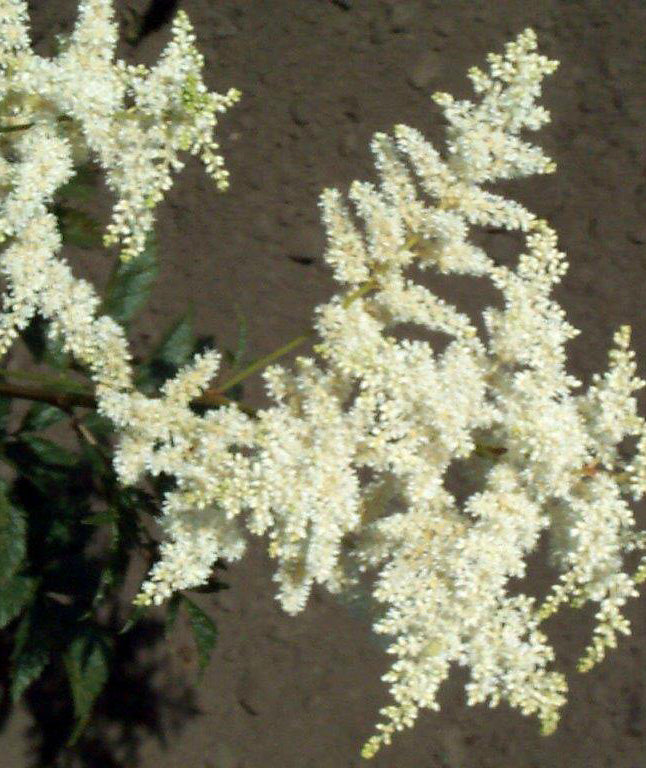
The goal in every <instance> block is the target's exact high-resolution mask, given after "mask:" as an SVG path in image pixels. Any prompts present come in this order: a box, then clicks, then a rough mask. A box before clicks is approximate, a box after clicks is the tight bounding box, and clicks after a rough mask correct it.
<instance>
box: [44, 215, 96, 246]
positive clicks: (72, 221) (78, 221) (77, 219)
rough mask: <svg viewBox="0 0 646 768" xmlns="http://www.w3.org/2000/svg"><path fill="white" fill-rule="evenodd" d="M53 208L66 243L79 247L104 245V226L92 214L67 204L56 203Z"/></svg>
mask: <svg viewBox="0 0 646 768" xmlns="http://www.w3.org/2000/svg"><path fill="white" fill-rule="evenodd" d="M52 210H53V213H54V215H55V216H56V220H57V222H58V229H59V231H60V233H61V237H62V239H63V243H64V244H65V245H75V246H77V247H78V248H101V247H102V246H103V231H102V227H101V225H100V224H99V222H98V221H97V220H96V219H94V218H92V216H89V215H88V214H87V213H83V211H79V210H77V209H76V208H69V207H67V206H65V205H55V206H54V207H53V209H52Z"/></svg>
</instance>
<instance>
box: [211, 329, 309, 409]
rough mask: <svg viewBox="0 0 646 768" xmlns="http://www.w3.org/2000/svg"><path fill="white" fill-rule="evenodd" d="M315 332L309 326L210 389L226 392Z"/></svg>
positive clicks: (297, 345)
mask: <svg viewBox="0 0 646 768" xmlns="http://www.w3.org/2000/svg"><path fill="white" fill-rule="evenodd" d="M315 333H316V331H315V330H314V328H311V329H310V330H309V331H306V332H305V333H302V334H301V335H300V336H297V337H296V338H295V339H292V340H291V341H288V342H287V344H283V346H282V347H279V348H278V349H275V350H274V351H273V352H270V353H269V354H268V355H265V356H264V357H261V358H260V359H259V360H256V361H254V362H253V363H251V365H248V366H247V367H246V368H243V369H242V370H241V371H239V372H238V373H236V375H235V376H232V377H231V378H230V379H227V380H226V381H225V382H224V383H223V384H220V385H219V386H218V387H216V388H215V389H214V390H211V391H214V392H226V391H227V389H231V387H235V385H236V384H238V383H239V382H241V381H243V380H244V379H246V378H248V377H249V376H251V375H252V374H253V373H255V372H256V371H259V370H261V369H262V368H265V367H266V366H267V365H269V363H273V362H274V360H278V358H279V357H282V356H283V355H286V354H287V353H288V352H291V351H292V350H293V349H296V347H300V345H301V344H304V343H305V342H306V341H308V340H309V339H311V338H312V336H314V334H315ZM205 394H206V393H205Z"/></svg>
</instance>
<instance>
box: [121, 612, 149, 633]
mask: <svg viewBox="0 0 646 768" xmlns="http://www.w3.org/2000/svg"><path fill="white" fill-rule="evenodd" d="M147 609H148V606H147V605H136V606H135V608H134V610H133V611H132V613H131V614H130V618H129V619H128V620H127V621H126V623H125V624H124V625H123V627H121V629H120V630H119V631H118V632H117V634H118V635H125V634H126V632H130V630H131V629H132V628H133V627H134V626H135V624H138V623H139V621H141V619H143V617H144V616H145V614H146V613H147V612H148V610H147Z"/></svg>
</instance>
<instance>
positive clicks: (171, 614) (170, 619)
mask: <svg viewBox="0 0 646 768" xmlns="http://www.w3.org/2000/svg"><path fill="white" fill-rule="evenodd" d="M181 602H182V595H181V593H180V592H175V593H174V595H173V596H172V597H171V599H170V600H169V601H168V613H167V614H166V624H165V627H164V634H165V635H166V638H168V636H169V635H170V633H171V631H172V629H173V627H174V626H175V622H176V620H177V613H178V611H179V606H180V603H181Z"/></svg>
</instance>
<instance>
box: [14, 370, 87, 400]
mask: <svg viewBox="0 0 646 768" xmlns="http://www.w3.org/2000/svg"><path fill="white" fill-rule="evenodd" d="M0 377H3V378H7V377H10V378H14V379H18V380H22V381H28V382H35V383H37V384H45V385H47V386H49V387H51V388H52V389H58V390H61V391H65V392H78V393H79V394H85V395H89V394H91V391H90V390H89V389H87V388H86V387H84V386H83V385H82V384H81V383H80V382H78V381H75V380H74V379H69V378H67V377H66V376H63V374H59V375H58V376H57V377H54V376H50V375H48V374H46V373H25V372H23V371H10V370H8V369H7V370H4V371H0Z"/></svg>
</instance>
